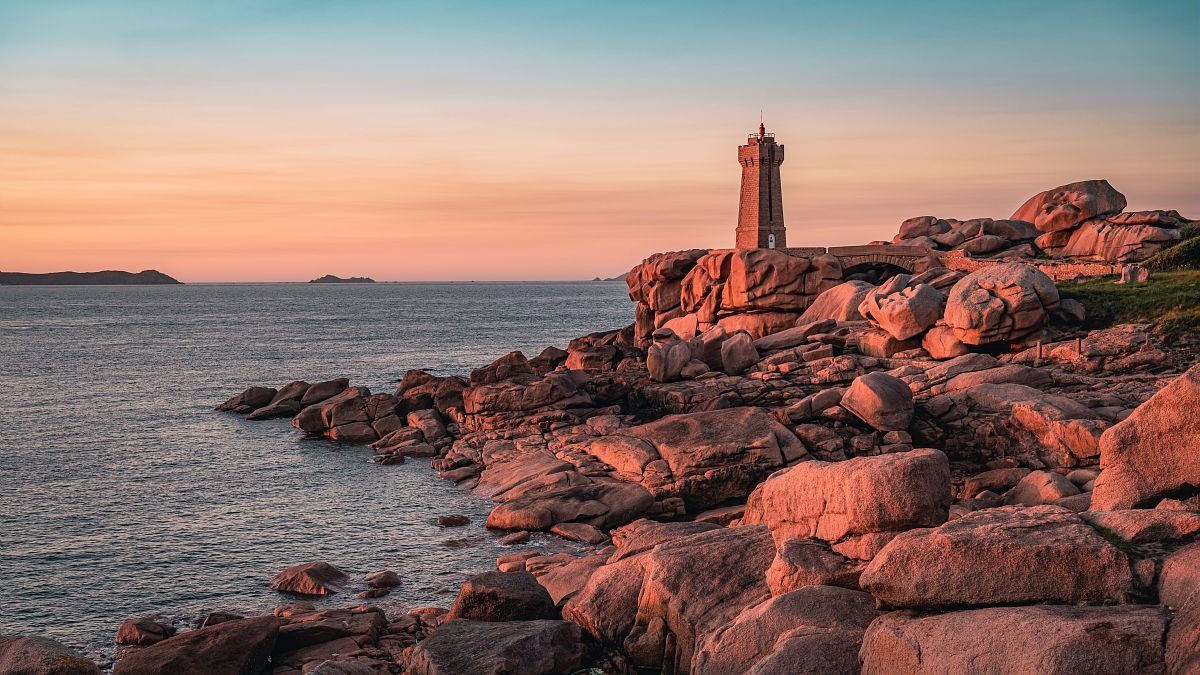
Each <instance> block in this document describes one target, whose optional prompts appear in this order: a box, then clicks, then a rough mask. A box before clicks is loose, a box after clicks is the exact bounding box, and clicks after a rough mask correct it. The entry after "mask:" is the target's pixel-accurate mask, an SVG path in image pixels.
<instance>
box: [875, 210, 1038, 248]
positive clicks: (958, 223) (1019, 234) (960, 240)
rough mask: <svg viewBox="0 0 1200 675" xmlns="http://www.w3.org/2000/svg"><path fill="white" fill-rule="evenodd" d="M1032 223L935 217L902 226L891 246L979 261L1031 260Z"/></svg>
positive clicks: (1033, 228)
mask: <svg viewBox="0 0 1200 675" xmlns="http://www.w3.org/2000/svg"><path fill="white" fill-rule="evenodd" d="M1038 234H1039V232H1038V229H1037V228H1036V227H1035V226H1034V224H1033V223H1032V222H1029V221H1026V220H1021V219H1019V218H1017V216H1013V219H1011V220H993V219H991V218H972V219H970V220H957V219H954V218H938V217H936V216H919V217H916V218H909V219H908V220H906V221H904V222H903V223H901V224H900V231H899V232H898V233H897V234H896V236H895V237H893V238H892V243H894V244H900V245H903V246H923V247H926V248H930V249H933V250H935V251H955V250H957V251H964V252H966V253H969V254H970V255H972V256H973V257H979V258H992V259H1001V258H1012V257H1018V258H1030V257H1032V256H1033V252H1034V251H1033V249H1032V247H1031V246H1030V244H1031V243H1032V242H1033V240H1034V239H1035V238H1036V237H1037V236H1038Z"/></svg>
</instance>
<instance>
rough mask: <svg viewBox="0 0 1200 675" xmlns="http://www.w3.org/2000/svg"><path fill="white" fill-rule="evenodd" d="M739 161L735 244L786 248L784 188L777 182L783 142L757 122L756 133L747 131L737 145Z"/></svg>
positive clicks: (743, 246) (751, 246) (745, 246)
mask: <svg viewBox="0 0 1200 675" xmlns="http://www.w3.org/2000/svg"><path fill="white" fill-rule="evenodd" d="M738 163H740V164H741V165H742V196H741V202H740V203H739V205H738V224H737V244H736V245H737V247H738V248H786V247H787V239H786V233H785V228H784V225H783V190H782V189H781V188H780V186H779V165H780V164H783V146H782V145H779V144H777V143H775V134H768V133H767V127H766V125H764V124H762V123H759V125H758V133H757V134H750V136H749V138H747V139H746V144H745V145H739V146H738Z"/></svg>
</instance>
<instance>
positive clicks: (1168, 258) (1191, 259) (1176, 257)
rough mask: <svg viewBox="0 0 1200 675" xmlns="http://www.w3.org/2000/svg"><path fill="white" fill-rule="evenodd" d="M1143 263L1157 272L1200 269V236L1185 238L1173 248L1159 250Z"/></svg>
mask: <svg viewBox="0 0 1200 675" xmlns="http://www.w3.org/2000/svg"><path fill="white" fill-rule="evenodd" d="M1142 264H1143V265H1144V266H1145V267H1146V269H1148V270H1151V271H1155V272H1165V271H1168V270H1200V237H1192V238H1190V239H1185V240H1183V241H1182V242H1180V243H1178V244H1175V245H1174V246H1172V247H1171V248H1168V249H1164V250H1162V251H1159V252H1158V253H1157V254H1156V255H1155V256H1154V257H1152V258H1149V259H1148V260H1146V262H1144V263H1142Z"/></svg>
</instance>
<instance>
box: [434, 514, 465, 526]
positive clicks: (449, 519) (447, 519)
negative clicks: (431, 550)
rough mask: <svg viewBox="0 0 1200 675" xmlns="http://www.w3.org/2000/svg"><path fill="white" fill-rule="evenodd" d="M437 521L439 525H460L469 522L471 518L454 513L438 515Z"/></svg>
mask: <svg viewBox="0 0 1200 675" xmlns="http://www.w3.org/2000/svg"><path fill="white" fill-rule="evenodd" d="M437 522H438V525H439V526H440V527H462V526H463V525H467V524H469V523H470V522H471V519H470V518H468V517H466V516H462V515H458V514H454V515H449V516H438V521H437Z"/></svg>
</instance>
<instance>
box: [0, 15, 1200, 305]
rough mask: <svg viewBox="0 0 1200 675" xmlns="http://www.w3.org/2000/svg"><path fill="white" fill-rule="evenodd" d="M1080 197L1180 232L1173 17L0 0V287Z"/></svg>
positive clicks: (308, 267)
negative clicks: (759, 211)
mask: <svg viewBox="0 0 1200 675" xmlns="http://www.w3.org/2000/svg"><path fill="white" fill-rule="evenodd" d="M760 109H761V110H763V111H764V113H763V114H764V116H765V120H766V124H767V127H768V131H773V132H775V133H776V134H777V136H778V139H779V140H780V141H781V142H783V143H784V144H786V146H787V161H786V162H785V163H784V165H783V168H782V176H783V190H784V193H783V195H784V205H785V216H786V222H787V225H788V242H789V244H791V245H793V246H805V245H809V246H812V245H833V244H853V243H865V242H866V241H869V240H872V239H882V238H890V237H891V236H892V235H893V234H894V233H895V231H896V228H897V226H898V224H899V223H900V221H902V220H904V219H905V218H908V217H911V216H916V215H923V214H932V215H938V216H943V217H957V218H971V217H984V216H988V217H1007V216H1008V215H1010V214H1011V213H1012V211H1013V210H1014V209H1015V208H1016V207H1017V206H1019V205H1020V204H1021V203H1022V202H1023V201H1024V200H1025V199H1026V198H1027V197H1028V196H1030V195H1032V194H1034V193H1036V192H1038V191H1041V190H1044V189H1046V188H1050V187H1054V186H1056V185H1059V184H1062V183H1067V182H1071V181H1076V180H1083V179H1090V178H1107V179H1109V181H1110V182H1112V184H1113V185H1114V186H1115V187H1116V188H1117V189H1118V190H1120V191H1122V192H1123V193H1124V194H1125V195H1126V196H1127V197H1128V199H1129V208H1130V209H1150V208H1173V209H1178V210H1179V211H1181V212H1182V213H1183V214H1184V215H1185V216H1189V217H1192V218H1200V3H1198V2H1196V0H1181V1H1179V2H1165V1H1164V2H1154V1H1150V2H1146V1H1137V0H1130V1H1106V0H1090V1H1088V2H1057V3H1056V2H1003V1H1001V2H994V3H983V2H980V3H963V2H891V1H888V2H852V1H833V2H756V3H733V2H649V1H644V2H635V1H629V2H623V1H622V2H582V1H581V2H573V1H564V0H555V1H547V2H496V1H494V0H488V1H482V2H406V1H403V0H391V1H385V0H337V1H327V0H237V1H235V0H205V1H204V2H197V1H194V0H188V1H173V0H90V1H72V0H53V1H47V0H2V1H0V269H2V270H6V271H25V272H45V271H54V270H66V269H70V270H77V271H88V270H97V269H128V270H134V271H136V270H141V269H146V268H155V269H159V270H161V271H163V272H166V273H168V274H171V275H173V276H176V277H177V278H179V279H181V280H183V281H191V282H198V281H234V280H236V281H266V280H280V281H295V280H307V279H310V278H312V277H315V276H320V275H322V274H326V273H333V274H338V275H343V276H349V275H367V276H372V277H374V278H376V279H379V280H434V279H578V278H591V277H593V276H605V277H607V276H613V275H616V274H619V273H622V272H624V271H625V270H627V269H628V268H629V267H630V266H632V265H633V264H635V263H636V262H638V261H639V260H641V259H642V258H644V257H645V256H646V255H648V254H649V253H652V252H655V251H660V250H677V249H683V248H694V247H726V246H731V245H732V242H733V232H734V225H735V221H736V216H737V188H738V177H739V167H738V164H737V162H736V146H737V145H738V144H739V143H742V142H744V141H745V137H746V134H747V133H748V132H749V131H751V130H752V129H753V128H754V127H756V126H757V125H758V120H759V110H760Z"/></svg>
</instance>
